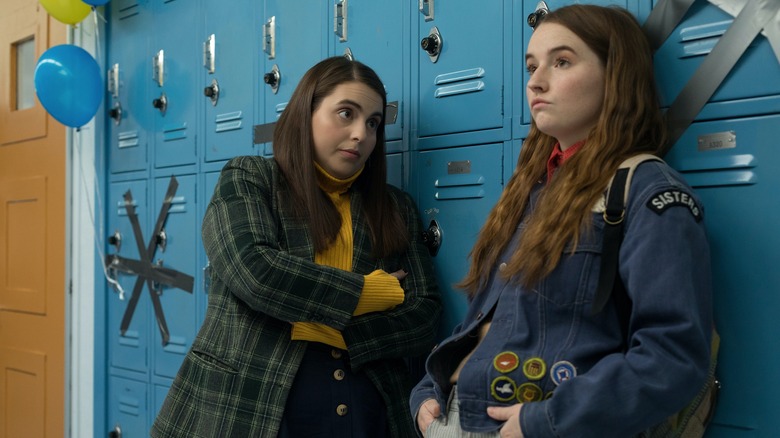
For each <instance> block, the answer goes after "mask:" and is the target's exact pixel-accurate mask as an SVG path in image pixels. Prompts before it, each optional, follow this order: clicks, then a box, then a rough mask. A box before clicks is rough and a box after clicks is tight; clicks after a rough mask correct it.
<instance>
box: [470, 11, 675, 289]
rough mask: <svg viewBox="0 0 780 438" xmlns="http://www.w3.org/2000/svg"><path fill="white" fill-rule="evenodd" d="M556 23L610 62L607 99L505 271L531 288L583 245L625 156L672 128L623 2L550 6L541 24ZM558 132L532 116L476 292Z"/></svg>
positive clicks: (487, 228)
mask: <svg viewBox="0 0 780 438" xmlns="http://www.w3.org/2000/svg"><path fill="white" fill-rule="evenodd" d="M547 23H557V24H559V25H562V26H564V27H566V28H567V29H569V30H570V31H572V32H573V33H574V34H576V35H577V36H578V37H579V38H580V39H582V40H583V41H584V42H585V44H586V45H587V46H588V47H589V48H590V49H591V50H593V52H595V53H596V55H598V57H599V59H600V60H601V62H602V65H603V66H604V67H605V82H606V83H605V92H604V101H603V107H602V108H601V112H600V114H599V117H598V121H597V122H596V124H595V126H593V128H592V129H591V130H590V132H589V134H588V135H587V137H586V138H585V139H584V140H585V143H584V145H583V146H582V148H581V149H580V150H579V151H578V152H577V153H576V154H575V155H574V156H572V157H571V158H570V159H569V160H567V161H566V164H565V165H564V166H561V168H560V169H558V171H557V172H556V175H555V178H553V180H552V181H551V183H550V184H548V185H547V186H546V187H545V188H544V189H542V191H541V193H540V197H539V200H538V202H537V203H536V205H535V207H534V211H533V213H532V214H531V215H530V217H528V218H526V219H524V220H526V224H525V230H524V232H523V234H522V237H521V239H520V242H519V245H518V247H517V250H516V251H515V252H514V254H512V256H511V259H510V261H509V263H507V269H505V270H503V272H502V273H501V275H502V276H504V278H511V277H514V276H517V277H516V280H517V281H518V282H519V283H520V284H522V285H524V286H525V287H528V288H531V287H533V285H535V284H537V283H538V282H539V281H541V280H542V279H544V278H545V277H546V276H547V275H549V274H550V273H551V272H552V271H553V269H555V267H556V266H557V265H558V263H559V262H560V260H561V258H562V257H564V256H565V254H564V251H565V248H566V245H567V244H569V243H571V244H572V245H573V246H572V248H576V246H577V243H578V242H579V240H580V237H581V236H582V233H583V232H585V231H584V230H587V229H589V226H590V225H591V223H592V211H591V207H592V206H593V205H594V204H595V203H596V202H597V201H598V199H599V197H600V196H602V195H603V193H604V191H605V190H606V187H607V184H608V183H609V180H610V178H611V177H612V175H613V174H614V173H615V171H616V170H617V168H618V166H619V165H620V163H621V162H622V161H623V160H625V159H626V158H628V157H630V156H632V155H635V154H637V153H640V152H646V153H652V154H656V155H657V154H659V153H660V151H661V150H663V146H664V143H665V142H666V129H665V123H664V119H663V116H662V114H661V111H660V107H659V103H658V102H659V100H658V94H657V91H656V86H655V79H654V75H653V65H652V50H651V48H650V45H649V43H648V41H647V38H646V37H645V35H644V34H643V32H642V29H641V27H640V26H639V23H638V22H637V20H636V18H634V16H633V15H631V14H630V13H629V12H628V11H626V10H624V9H621V8H617V7H601V6H593V5H570V6H566V7H562V8H560V9H557V10H555V11H551V12H550V13H549V14H548V15H547V16H546V17H544V19H543V21H542V22H541V24H539V25H540V26H544V25H545V24H547ZM556 143H557V140H556V139H555V138H553V137H551V136H549V135H547V134H544V133H542V132H541V131H539V129H538V128H537V127H536V124H535V123H534V122H533V121H532V122H531V129H530V132H529V135H528V138H526V139H525V141H524V142H523V147H522V150H521V152H520V157H519V159H518V162H517V167H516V169H515V173H514V175H512V177H511V178H510V180H509V182H508V183H507V185H506V187H505V189H504V191H503V193H502V194H501V197H500V198H499V201H498V203H497V204H496V206H495V207H494V208H493V210H492V211H491V212H490V215H489V216H488V219H487V221H486V222H485V224H484V226H483V227H482V230H481V231H480V234H479V237H478V239H477V242H476V244H475V245H474V248H473V249H472V251H471V254H470V258H471V266H470V269H469V272H468V274H467V275H466V277H465V278H464V279H463V280H462V281H461V282H460V284H459V286H460V287H461V288H463V289H465V291H466V292H467V293H468V294H469V295H472V296H473V295H474V294H477V293H479V291H481V290H483V289H484V288H485V286H486V284H487V282H488V280H489V277H490V274H491V272H492V270H493V267H494V265H495V264H496V261H497V260H498V257H499V256H500V255H501V253H502V252H503V251H504V250H505V248H506V246H507V244H508V243H509V242H510V241H511V240H512V236H513V234H514V233H515V231H516V230H517V227H518V225H519V223H520V220H521V218H522V217H523V213H524V212H525V210H526V208H528V200H529V195H530V193H531V190H532V188H533V187H534V186H535V185H536V184H538V183H539V182H541V180H542V178H544V177H545V175H546V172H547V167H546V166H547V160H548V158H549V157H550V154H551V153H552V149H553V147H554V146H555V144H556Z"/></svg>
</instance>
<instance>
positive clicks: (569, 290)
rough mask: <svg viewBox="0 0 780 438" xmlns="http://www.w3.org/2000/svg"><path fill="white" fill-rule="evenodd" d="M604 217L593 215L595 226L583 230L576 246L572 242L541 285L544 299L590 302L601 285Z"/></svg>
mask: <svg viewBox="0 0 780 438" xmlns="http://www.w3.org/2000/svg"><path fill="white" fill-rule="evenodd" d="M603 236H604V218H603V217H602V215H601V214H596V213H594V214H593V218H592V225H591V227H590V229H589V230H585V231H583V233H582V234H581V236H580V239H579V242H578V243H577V245H576V247H575V246H574V244H573V243H569V244H568V245H566V247H565V248H564V250H563V253H562V254H561V259H560V261H559V262H558V266H556V267H555V269H554V270H553V271H552V272H551V273H550V275H548V276H547V277H546V278H545V279H544V280H543V281H542V282H541V284H540V285H539V286H540V287H539V289H538V290H537V292H538V294H539V296H540V298H542V299H544V300H545V301H547V302H548V303H551V304H553V305H555V306H559V307H566V308H568V307H572V306H578V305H584V304H589V303H591V302H592V301H593V295H594V294H595V291H596V285H597V284H598V276H599V270H600V265H601V247H602V239H603Z"/></svg>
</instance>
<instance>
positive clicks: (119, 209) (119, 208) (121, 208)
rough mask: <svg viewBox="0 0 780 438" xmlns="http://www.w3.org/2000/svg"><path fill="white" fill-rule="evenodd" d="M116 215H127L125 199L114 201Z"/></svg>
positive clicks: (136, 203)
mask: <svg viewBox="0 0 780 438" xmlns="http://www.w3.org/2000/svg"><path fill="white" fill-rule="evenodd" d="M130 204H131V205H132V206H133V207H136V208H138V202H137V201H136V200H135V199H133V202H131V203H130ZM116 215H117V216H127V209H126V208H125V201H117V203H116ZM128 333H129V332H128Z"/></svg>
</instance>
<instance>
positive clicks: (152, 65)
mask: <svg viewBox="0 0 780 438" xmlns="http://www.w3.org/2000/svg"><path fill="white" fill-rule="evenodd" d="M153 1H154V3H153V4H152V9H153V10H154V24H153V26H154V32H153V37H152V40H151V46H150V49H151V53H150V54H149V55H147V56H148V60H147V64H146V65H147V66H149V67H148V68H149V70H148V72H147V74H146V75H144V76H145V77H147V78H149V77H152V78H153V79H152V80H151V81H149V82H150V90H151V94H152V96H151V97H150V98H149V103H148V104H147V105H148V106H147V108H149V111H150V112H151V113H152V119H153V120H154V128H153V129H154V143H153V147H154V160H155V167H158V168H160V167H169V166H176V165H182V164H194V163H195V162H196V143H195V141H196V138H197V127H198V118H197V113H198V109H199V108H200V106H201V105H202V103H203V102H202V94H201V92H200V91H202V90H203V87H201V86H200V81H199V76H200V70H199V69H198V68H197V66H198V61H199V60H201V59H202V53H201V52H202V45H201V39H200V35H201V31H200V27H199V26H200V17H201V16H200V14H199V13H198V8H193V7H192V6H193V5H192V2H191V1H186V0H153ZM147 80H148V79H147Z"/></svg>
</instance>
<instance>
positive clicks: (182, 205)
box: [168, 196, 187, 214]
mask: <svg viewBox="0 0 780 438" xmlns="http://www.w3.org/2000/svg"><path fill="white" fill-rule="evenodd" d="M186 212H187V199H186V198H185V197H184V196H174V198H173V199H172V200H171V206H170V208H169V209H168V214H170V213H186Z"/></svg>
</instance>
